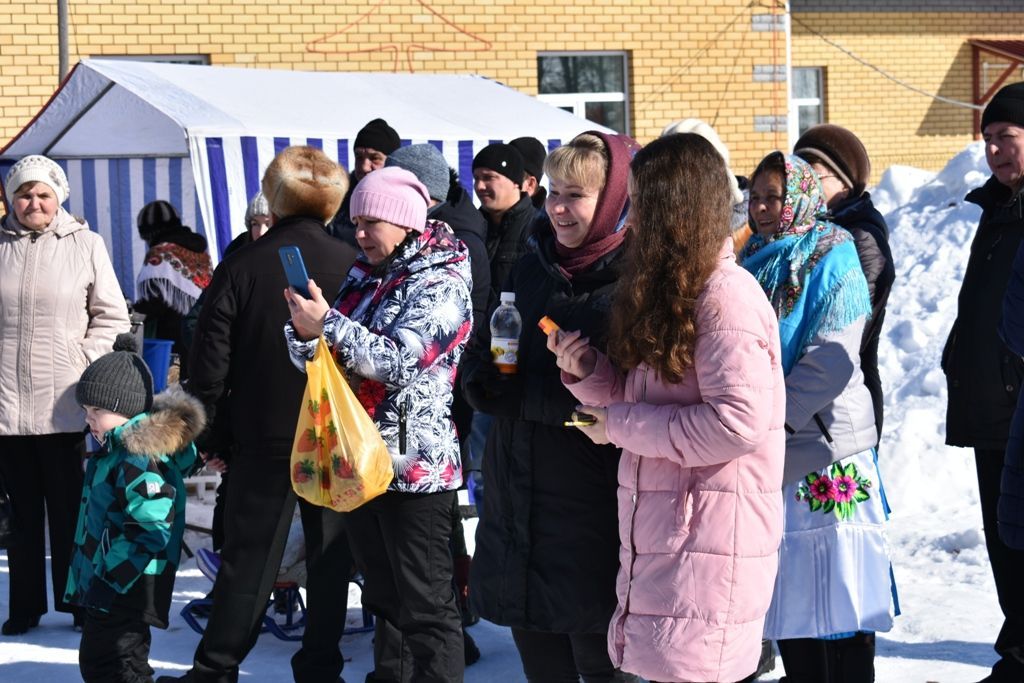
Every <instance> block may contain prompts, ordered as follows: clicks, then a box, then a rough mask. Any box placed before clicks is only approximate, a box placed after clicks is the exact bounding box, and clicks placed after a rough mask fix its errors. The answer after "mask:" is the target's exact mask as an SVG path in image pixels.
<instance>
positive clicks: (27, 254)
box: [0, 209, 131, 436]
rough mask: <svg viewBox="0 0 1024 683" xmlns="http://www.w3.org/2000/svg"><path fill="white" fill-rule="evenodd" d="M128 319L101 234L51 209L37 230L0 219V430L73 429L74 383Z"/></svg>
mask: <svg viewBox="0 0 1024 683" xmlns="http://www.w3.org/2000/svg"><path fill="white" fill-rule="evenodd" d="M130 326H131V324H130V322H129V320H128V307H127V306H126V304H125V299H124V294H122V292H121V287H120V285H119V284H118V282H117V278H116V277H115V275H114V267H113V266H112V265H111V263H110V257H109V256H108V255H107V249H106V247H105V246H104V244H103V238H102V237H100V236H99V235H97V234H96V233H94V232H92V231H91V230H89V226H88V225H86V224H85V222H84V221H80V220H79V219H76V218H75V217H73V216H72V215H71V214H69V213H67V212H66V211H65V210H64V209H58V211H57V215H56V216H54V219H53V222H51V223H50V225H49V226H48V227H47V228H46V229H45V230H43V231H41V232H35V231H32V230H28V229H26V228H24V227H23V226H21V224H19V223H18V221H17V220H16V219H15V217H14V214H8V215H7V216H6V217H5V218H4V219H3V222H2V223H0V435H3V436H14V435H30V434H54V433H58V432H77V431H81V430H83V429H84V427H85V413H84V412H83V410H82V408H81V407H80V406H79V405H78V403H77V402H76V401H75V385H76V384H77V383H78V378H79V377H80V376H81V374H82V371H83V370H85V367H86V365H88V364H89V363H90V362H92V361H93V360H95V359H97V358H99V357H100V356H102V355H103V354H105V353H107V352H109V351H110V350H111V349H112V348H113V343H114V337H116V336H117V335H118V334H119V333H121V332H127V331H128V330H129V328H130Z"/></svg>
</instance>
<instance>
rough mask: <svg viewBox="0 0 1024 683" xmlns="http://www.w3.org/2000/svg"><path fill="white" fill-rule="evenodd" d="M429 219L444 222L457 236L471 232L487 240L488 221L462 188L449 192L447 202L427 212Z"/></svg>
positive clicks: (454, 188)
mask: <svg viewBox="0 0 1024 683" xmlns="http://www.w3.org/2000/svg"><path fill="white" fill-rule="evenodd" d="M427 218H431V219H433V220H438V221H444V222H445V223H447V224H448V225H450V226H451V228H452V230H453V231H454V232H455V234H456V235H460V234H461V233H464V232H471V233H473V234H474V235H476V236H477V237H479V238H480V239H481V240H486V239H487V219H485V218H484V217H483V215H482V214H481V213H480V211H479V210H478V209H477V208H476V207H475V206H473V200H472V199H470V197H469V193H468V192H466V190H464V189H463V188H462V187H461V186H459V187H453V188H452V189H451V190H450V191H449V192H448V199H447V201H444V202H441V203H440V204H438V205H437V206H434V207H432V208H431V209H430V210H429V211H427Z"/></svg>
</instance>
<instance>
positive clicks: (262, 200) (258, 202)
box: [244, 192, 270, 230]
mask: <svg viewBox="0 0 1024 683" xmlns="http://www.w3.org/2000/svg"><path fill="white" fill-rule="evenodd" d="M269 215H270V205H269V204H267V198H266V197H264V196H263V193H262V192H257V193H256V194H254V195H253V196H252V199H250V200H249V206H247V207H245V218H244V222H245V227H246V229H247V230H248V229H249V228H251V227H252V219H253V218H255V217H256V216H269Z"/></svg>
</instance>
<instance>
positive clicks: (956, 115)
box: [793, 9, 1024, 181]
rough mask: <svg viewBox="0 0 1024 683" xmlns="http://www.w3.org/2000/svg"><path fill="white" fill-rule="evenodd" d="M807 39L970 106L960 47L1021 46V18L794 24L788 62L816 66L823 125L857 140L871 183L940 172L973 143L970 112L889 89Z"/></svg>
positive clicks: (818, 17) (888, 16)
mask: <svg viewBox="0 0 1024 683" xmlns="http://www.w3.org/2000/svg"><path fill="white" fill-rule="evenodd" d="M816 34H821V35H824V36H826V37H827V38H828V39H829V40H831V41H832V42H834V43H836V44H838V45H839V46H841V47H842V48H845V49H846V50H847V51H849V52H851V53H853V54H854V55H856V56H857V57H860V58H862V59H864V60H865V61H867V62H869V63H870V64H871V65H872V66H875V67H878V68H879V69H881V70H883V71H885V72H886V73H888V74H889V75H891V76H893V77H896V78H898V79H899V80H901V81H903V82H905V83H906V84H909V85H910V86H913V87H914V88H917V89H919V90H921V91H924V92H925V93H929V94H937V95H940V96H942V97H944V98H948V99H950V100H955V101H958V102H968V103H969V102H971V101H972V76H971V48H970V46H969V45H968V44H967V39H968V38H981V39H988V40H1020V39H1021V36H1022V35H1024V9H1022V11H1021V12H1020V13H1016V14H983V13H935V14H924V13H918V14H913V13H888V12H887V13H876V14H833V13H829V14H802V15H797V16H796V18H795V20H794V22H793V63H794V65H795V66H823V67H825V69H826V95H825V99H826V118H827V120H828V122H830V123H836V124H839V125H842V126H846V127H847V128H850V129H851V130H853V131H855V132H856V133H857V134H858V136H859V137H860V138H861V139H862V140H863V141H864V144H865V146H866V147H867V150H868V153H869V154H870V156H871V161H872V166H873V170H874V175H875V178H874V180H875V181H877V180H878V177H879V176H880V174H881V172H882V171H884V170H885V169H886V168H888V167H889V166H892V165H894V164H904V165H909V166H917V167H919V168H927V169H932V170H939V169H941V168H942V167H943V166H944V165H945V164H946V162H947V161H949V159H950V158H951V157H952V156H953V155H954V154H956V153H957V152H959V151H960V150H961V149H963V148H964V147H965V146H966V145H967V144H968V143H969V142H971V140H973V139H974V138H973V133H974V131H973V119H972V111H971V109H969V108H967V107H963V106H957V105H954V104H948V103H944V102H940V101H938V100H935V99H933V98H931V97H929V96H927V95H924V94H921V93H919V92H915V91H914V90H911V89H910V88H908V87H905V86H904V85H900V84H897V83H895V82H893V81H892V80H890V79H888V78H886V77H885V76H883V75H882V74H880V73H879V72H878V71H875V70H874V69H872V68H870V67H869V66H865V65H864V64H861V63H858V62H857V61H856V60H854V59H853V58H852V57H850V56H849V55H847V54H844V53H843V52H842V51H841V50H840V49H838V48H837V47H834V46H832V45H829V44H828V43H827V42H826V41H825V40H823V39H822V38H821V37H820V36H819V35H816ZM982 57H983V59H988V60H996V59H997V58H996V57H994V56H991V55H989V56H985V55H984V54H983V55H982ZM1017 74H1018V76H1017V77H1016V78H1012V79H1011V81H1010V82H1012V81H1013V80H1019V74H1020V71H1018V72H1017ZM829 86H831V87H829ZM985 89H986V88H984V87H983V88H982V90H983V91H984V90H985Z"/></svg>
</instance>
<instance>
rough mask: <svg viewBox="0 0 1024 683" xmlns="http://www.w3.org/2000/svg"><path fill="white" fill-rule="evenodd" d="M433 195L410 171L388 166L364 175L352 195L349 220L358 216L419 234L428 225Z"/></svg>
mask: <svg viewBox="0 0 1024 683" xmlns="http://www.w3.org/2000/svg"><path fill="white" fill-rule="evenodd" d="M428 203H430V195H429V194H427V188H425V187H424V186H423V183H421V182H420V181H418V180H416V176H414V175H413V174H412V173H410V172H409V171H406V170H405V169H404V168H399V167H397V166H386V167H384V168H381V169H378V170H376V171H373V172H372V173H368V174H366V175H365V176H363V179H362V180H360V181H359V184H358V185H356V189H355V191H353V192H352V200H351V202H350V203H349V217H350V218H351V219H352V222H353V223H355V222H356V218H357V217H358V216H366V217H369V218H376V219H377V220H381V221H387V222H388V223H392V224H394V225H398V226H401V227H403V228H409V229H410V230H415V231H416V232H423V230H424V229H425V228H426V226H427V204H428Z"/></svg>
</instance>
